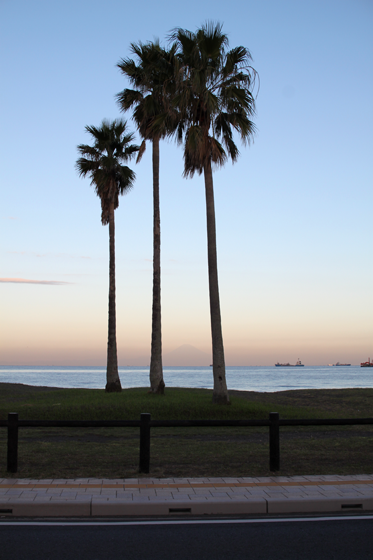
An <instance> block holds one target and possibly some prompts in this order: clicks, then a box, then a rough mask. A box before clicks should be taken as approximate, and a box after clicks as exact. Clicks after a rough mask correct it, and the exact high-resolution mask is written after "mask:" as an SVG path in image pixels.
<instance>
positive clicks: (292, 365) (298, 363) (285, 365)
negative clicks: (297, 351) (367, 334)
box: [275, 360, 373, 367]
mask: <svg viewBox="0 0 373 560" xmlns="http://www.w3.org/2000/svg"><path fill="white" fill-rule="evenodd" d="M372 365H373V363H372ZM275 366H276V367H304V364H302V362H301V361H300V360H298V361H297V363H296V364H289V363H287V364H280V363H279V362H277V364H275Z"/></svg>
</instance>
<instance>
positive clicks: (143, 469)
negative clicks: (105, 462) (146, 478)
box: [0, 412, 373, 473]
mask: <svg viewBox="0 0 373 560" xmlns="http://www.w3.org/2000/svg"><path fill="white" fill-rule="evenodd" d="M363 424H364V425H366V424H371V425H372V424H373V418H347V419H334V418H333V419H295V420H289V419H288V420H287V419H280V415H279V413H278V412H270V414H269V419H268V420H152V419H151V416H150V414H148V413H143V414H141V415H140V420H19V419H18V413H17V412H10V413H9V414H8V420H0V427H7V428H8V454H7V470H8V472H11V473H16V472H17V468H18V429H19V428H42V427H44V428H45V427H48V428H136V427H137V428H140V457H139V471H140V473H149V469H150V429H151V428H191V427H194V428H195V427H242V426H245V427H259V426H268V427H269V470H270V471H272V472H275V471H279V470H280V426H358V425H363Z"/></svg>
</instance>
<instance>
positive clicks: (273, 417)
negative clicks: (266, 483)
mask: <svg viewBox="0 0 373 560" xmlns="http://www.w3.org/2000/svg"><path fill="white" fill-rule="evenodd" d="M269 470H270V471H279V470H280V415H279V413H278V412H270V413H269Z"/></svg>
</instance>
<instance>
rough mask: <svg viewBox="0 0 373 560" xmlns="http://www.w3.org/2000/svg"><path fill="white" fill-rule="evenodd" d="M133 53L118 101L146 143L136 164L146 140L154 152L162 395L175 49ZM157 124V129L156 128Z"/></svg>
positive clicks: (155, 350) (157, 377) (156, 372)
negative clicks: (165, 192) (163, 201)
mask: <svg viewBox="0 0 373 560" xmlns="http://www.w3.org/2000/svg"><path fill="white" fill-rule="evenodd" d="M131 50H132V53H133V54H134V55H135V57H136V61H134V60H133V59H131V58H127V59H122V60H121V61H120V62H119V64H118V67H119V68H120V70H121V72H122V73H123V75H124V76H125V77H126V78H128V80H129V81H130V83H131V85H132V86H133V88H134V89H128V88H127V89H124V90H123V91H122V92H121V93H119V94H118V95H117V100H118V103H119V106H120V108H121V110H122V111H127V110H129V109H133V119H134V121H135V123H136V125H137V128H138V130H139V133H140V135H141V137H142V139H143V142H142V145H141V148H140V151H139V154H138V158H137V161H140V159H141V156H142V154H143V153H144V150H145V146H146V141H147V140H148V141H150V142H151V143H152V148H153V150H152V151H153V153H152V159H153V162H152V163H153V306H152V340H151V358H150V372H149V377H150V387H151V392H152V393H159V394H163V393H164V387H165V383H164V379H163V367H162V323H161V228H160V205H159V142H160V139H162V138H164V137H165V136H166V135H167V133H168V131H170V130H171V128H172V126H173V124H172V123H173V122H175V117H174V115H175V113H176V111H175V109H172V108H171V103H170V99H171V95H172V93H171V92H172V86H173V83H174V82H173V75H174V71H173V61H174V57H175V47H171V48H170V49H169V50H166V49H164V48H162V47H161V46H160V45H159V44H158V43H152V42H150V43H146V44H143V43H139V44H134V43H133V44H132V45H131ZM156 120H157V127H155V126H154V125H155V121H156Z"/></svg>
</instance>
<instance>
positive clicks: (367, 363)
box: [360, 358, 373, 367]
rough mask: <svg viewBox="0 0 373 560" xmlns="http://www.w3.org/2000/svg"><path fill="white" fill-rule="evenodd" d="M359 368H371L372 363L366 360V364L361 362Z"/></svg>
mask: <svg viewBox="0 0 373 560" xmlns="http://www.w3.org/2000/svg"><path fill="white" fill-rule="evenodd" d="M360 367H373V361H372V362H371V361H370V358H368V361H367V362H361V364H360Z"/></svg>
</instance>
